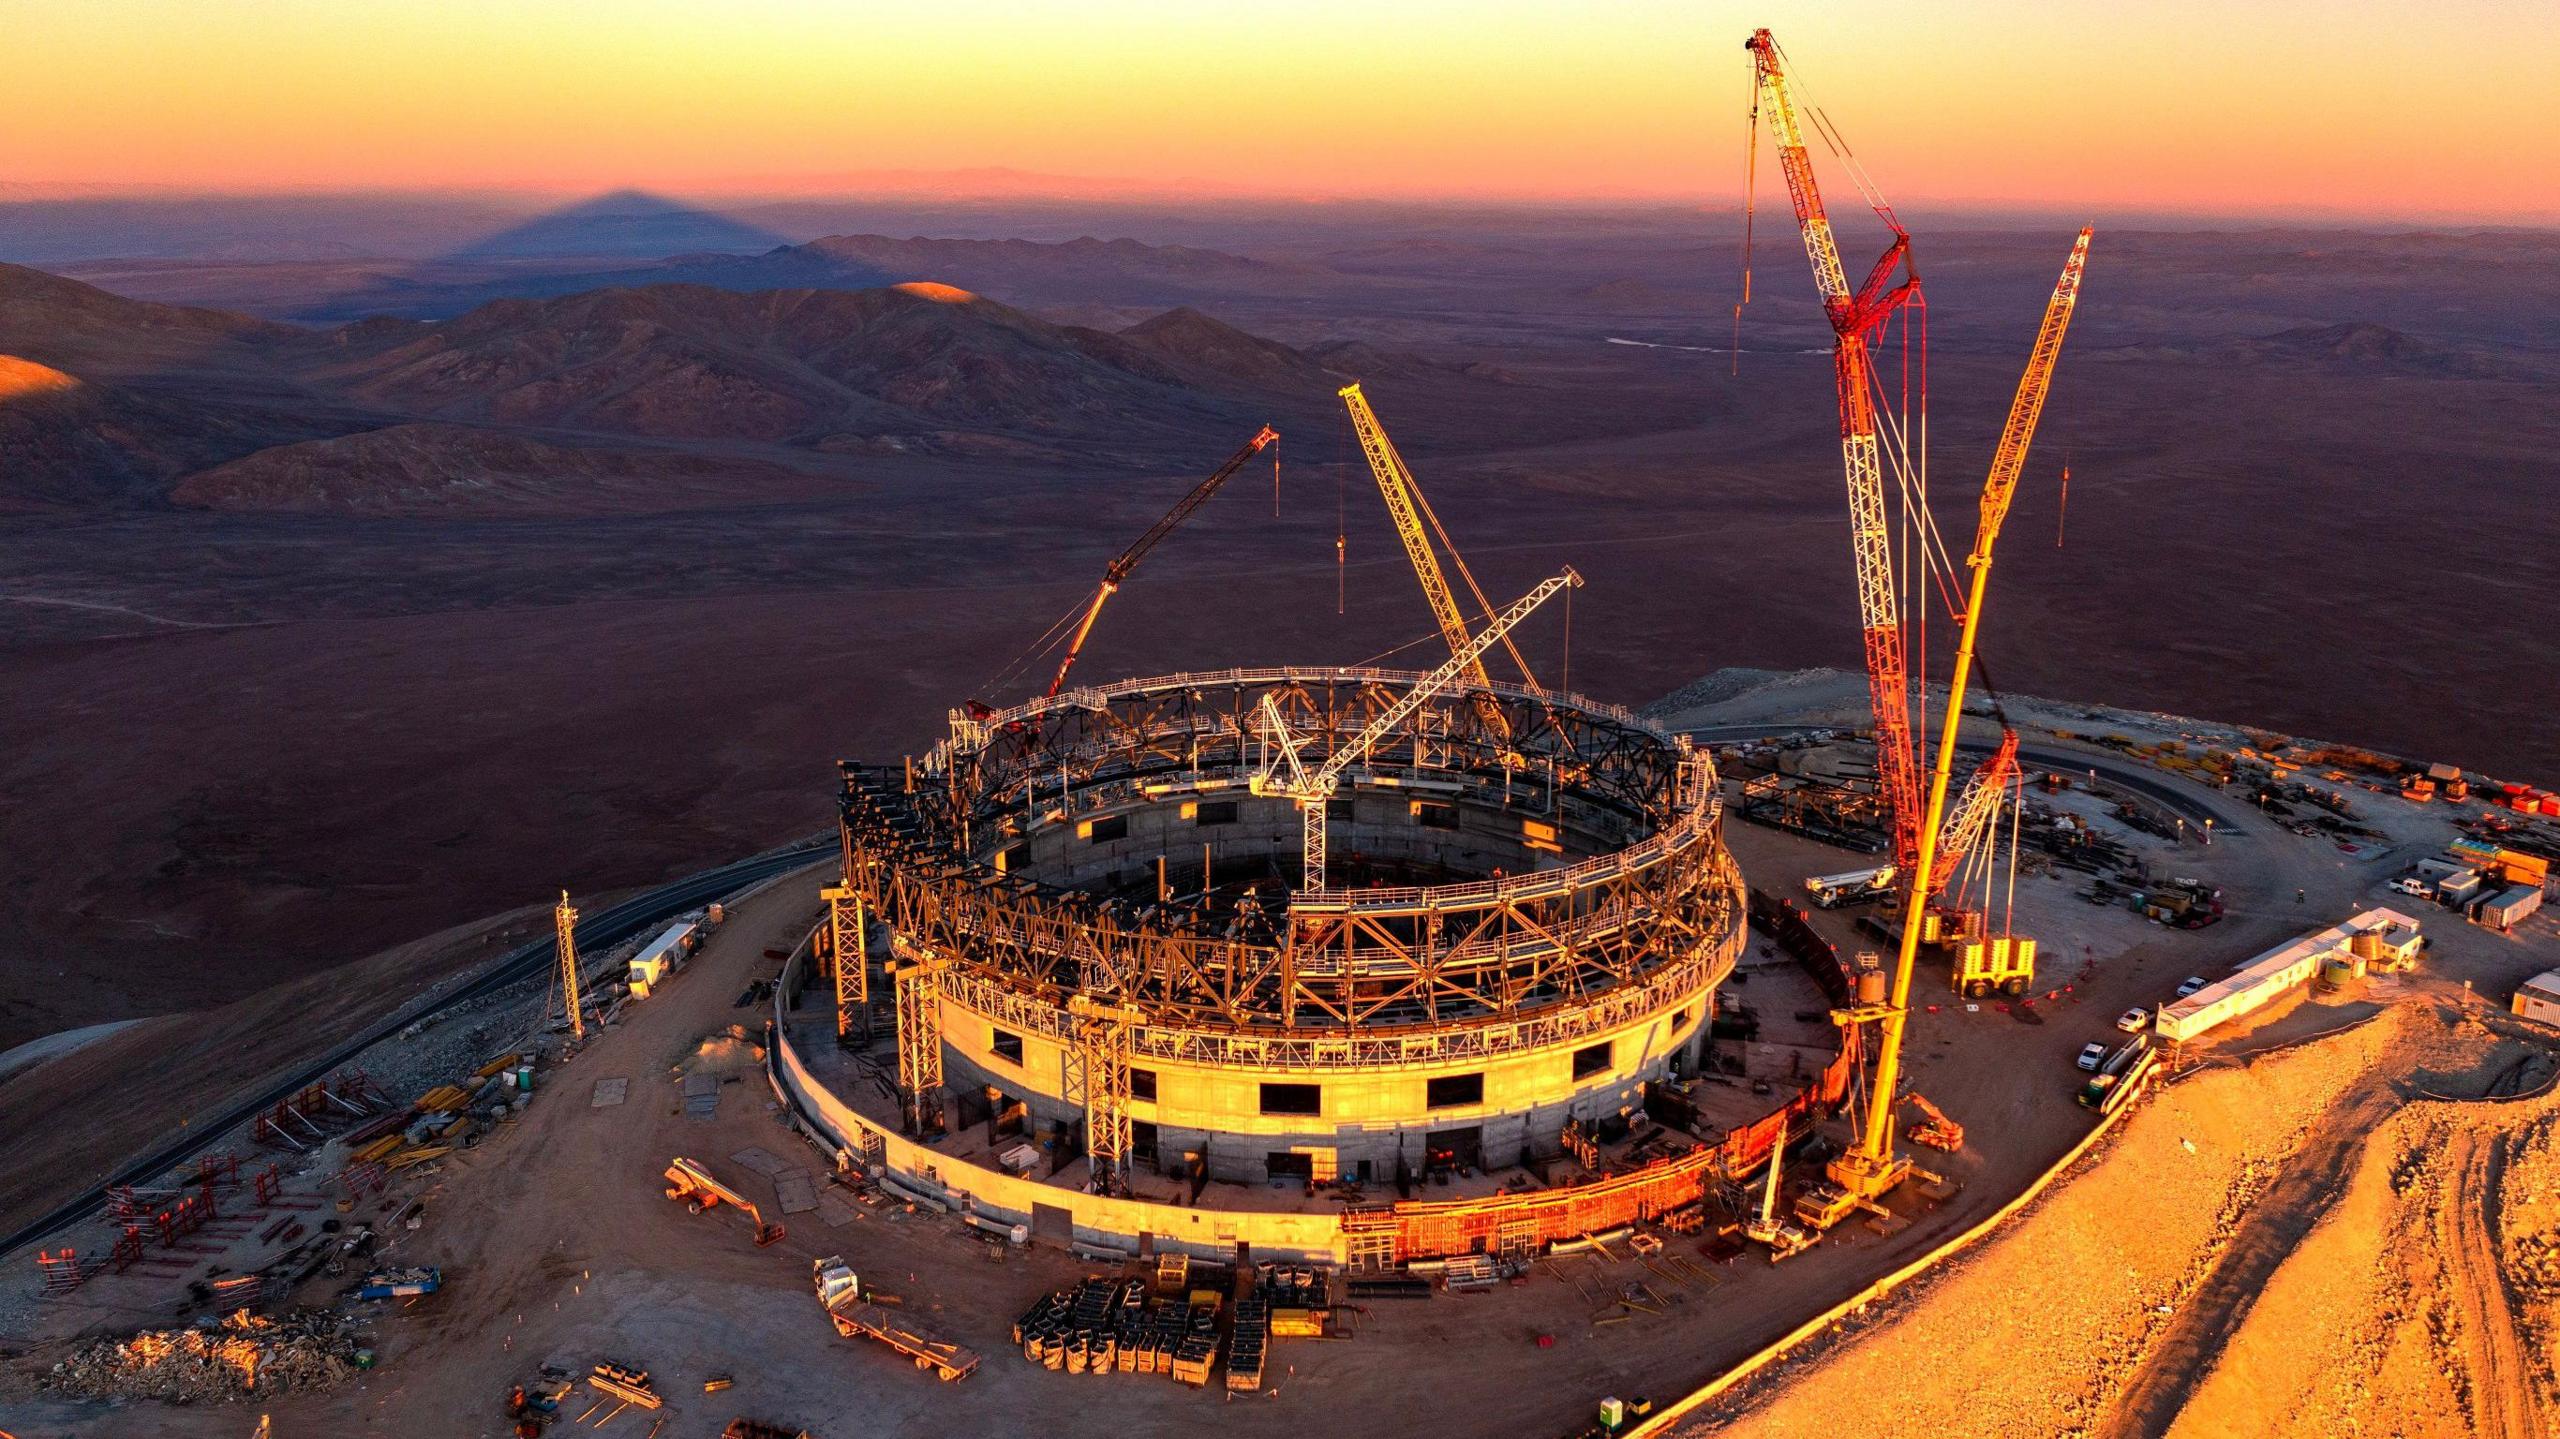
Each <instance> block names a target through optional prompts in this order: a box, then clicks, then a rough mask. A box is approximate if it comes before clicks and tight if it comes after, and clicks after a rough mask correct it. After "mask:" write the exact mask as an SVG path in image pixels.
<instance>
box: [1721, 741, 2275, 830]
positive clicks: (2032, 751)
mask: <svg viewBox="0 0 2560 1439" xmlns="http://www.w3.org/2000/svg"><path fill="white" fill-rule="evenodd" d="M1817 729H1832V730H1835V731H1837V732H1839V733H1843V734H1845V733H1847V731H1846V730H1841V729H1840V728H1839V726H1836V725H1710V726H1708V727H1706V728H1704V729H1693V730H1682V731H1681V733H1682V734H1686V735H1688V736H1690V737H1691V738H1694V739H1698V740H1703V741H1705V742H1706V743H1709V744H1733V743H1737V742H1739V741H1742V740H1750V739H1779V738H1783V737H1785V736H1788V735H1798V734H1810V733H1812V732H1813V731H1815V730H1817ZM1956 748H1957V749H1960V750H1963V751H1964V752H1965V753H1967V754H1976V755H1985V754H1989V753H1991V746H1989V745H1987V744H1979V743H1976V742H1974V741H1972V740H1961V739H1960V740H1958V741H1956ZM2018 759H2019V760H2020V762H2022V763H2024V764H2029V765H2036V766H2041V767H2042V768H2045V769H2049V770H2058V771H2060V772H2062V773H2064V774H2088V773H2090V772H2091V771H2095V772H2096V773H2097V775H2098V777H2099V778H2100V779H2103V780H2106V781H2107V782H2108V783H2110V784H2115V785H2121V786H2123V787H2124V788H2126V789H2129V790H2132V791H2134V792H2135V793H2137V794H2140V795H2143V796H2145V797H2146V798H2149V799H2154V800H2157V801H2159V802H2160V803H2161V804H2163V805H2166V806H2167V807H2168V808H2169V810H2170V811H2171V812H2172V813H2174V814H2179V815H2183V816H2185V818H2186V820H2187V822H2188V823H2190V824H2197V825H2201V824H2203V823H2204V822H2205V821H2206V820H2211V821H2213V832H2214V833H2215V834H2238V833H2240V825H2239V823H2238V822H2237V820H2236V819H2235V818H2234V817H2233V816H2231V815H2229V814H2226V813H2224V812H2223V811H2221V810H2219V809H2216V808H2215V807H2213V806H2212V805H2210V804H2207V803H2205V801H2204V800H2203V799H2202V798H2200V797H2199V796H2198V795H2197V794H2196V793H2195V792H2194V791H2193V790H2192V789H2189V788H2184V787H2181V786H2179V785H2176V784H2174V783H2172V782H2170V781H2168V780H2166V779H2163V778H2161V777H2159V776H2156V775H2149V774H2142V773H2139V772H2136V771H2134V770H2130V769H2127V768H2125V767H2124V766H2122V765H2117V764H2111V763H2109V762H2107V761H2106V760H2104V759H2101V758H2099V757H2097V756H2094V755H2090V754H2086V753H2081V752H2076V751H2065V750H2045V749H2036V748H2033V747H2031V746H2027V745H2020V746H2019V747H2018Z"/></svg>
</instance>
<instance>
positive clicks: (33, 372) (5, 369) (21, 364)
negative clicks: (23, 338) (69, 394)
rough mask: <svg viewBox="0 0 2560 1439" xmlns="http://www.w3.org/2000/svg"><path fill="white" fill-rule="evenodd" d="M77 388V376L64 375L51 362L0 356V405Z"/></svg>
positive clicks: (78, 385) (78, 386)
mask: <svg viewBox="0 0 2560 1439" xmlns="http://www.w3.org/2000/svg"><path fill="white" fill-rule="evenodd" d="M78 388H80V381H79V379H78V378H77V377H75V376H72V375H66V374H64V373H63V372H62V371H60V370H57V369H55V368H54V367H53V366H51V365H40V364H37V363H36V362H35V361H33V360H22V359H20V358H18V357H17V356H15V355H0V405H5V404H8V403H10V402H11V401H13V400H32V399H34V398H36V397H37V396H39V395H55V394H61V393H63V392H65V391H69V390H76V389H78Z"/></svg>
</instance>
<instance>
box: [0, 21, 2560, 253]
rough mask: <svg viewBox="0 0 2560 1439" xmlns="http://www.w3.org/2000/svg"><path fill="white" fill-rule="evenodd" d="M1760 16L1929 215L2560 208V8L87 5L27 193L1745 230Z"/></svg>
mask: <svg viewBox="0 0 2560 1439" xmlns="http://www.w3.org/2000/svg"><path fill="white" fill-rule="evenodd" d="M1755 24H1766V25H1769V26H1771V27H1772V28H1773V29H1775V30H1776V32H1777V34H1778V38H1779V41H1780V43H1781V44H1783V45H1784V46H1786V48H1787V50H1788V52H1789V54H1790V55H1791V56H1792V57H1793V58H1794V60H1795V62H1796V64H1797V66H1798V67H1799V69H1800V70H1801V72H1802V74H1803V76H1804V78H1805V80H1806V82H1807V83H1808V84H1809V86H1810V88H1811V94H1812V98H1813V99H1814V100H1816V101H1818V102H1820V103H1821V104H1822V105H1824V106H1825V107H1826V108H1827V109H1828V111H1829V113H1830V114H1831V115H1832V117H1833V118H1834V119H1835V120H1837V121H1838V122H1839V124H1840V125H1841V127H1842V128H1843V129H1844V130H1845V131H1846V132H1847V133H1848V135H1849V137H1850V139H1851V141H1852V143H1854V144H1855V145H1856V146H1857V147H1858V151H1859V155H1860V158H1862V159H1863V160H1865V161H1866V162H1867V164H1868V166H1869V168H1870V169H1871V170H1873V171H1874V172H1875V174H1876V175H1877V176H1878V177H1879V178H1880V180H1882V182H1883V183H1884V184H1885V186H1886V188H1887V190H1888V192H1889V193H1891V194H1892V195H1893V197H1894V198H1895V199H1896V200H1898V201H1902V202H1905V203H1911V202H1938V203H1988V204H1994V205H2008V206H2017V205H2034V206H2057V207H2064V208H2072V209H2107V208H2113V209H2119V210H2121V209H2150V210H2170V211H2196V212H2204V213H2224V214H2246V215H2265V216H2270V217H2281V216H2285V215H2294V216H2299V217H2302V218H2310V219H2323V220H2338V219H2356V218H2374V219H2411V218H2437V217H2441V218H2462V219H2486V220H2527V221H2539V220H2550V219H2554V218H2560V181H2556V180H2555V179H2554V176H2555V175H2556V174H2560V165H2554V164H2553V163H2552V162H2551V159H2550V156H2549V150H2550V146H2551V142H2552V139H2553V137H2555V136H2560V78H2555V71H2554V70H2553V68H2552V66H2553V57H2554V56H2555V55H2560V4H2554V3H2552V0H2530V3H2504V4H2501V3H2483V0H2435V3H2430V4H2427V5H2424V6H2411V5H2390V4H2381V3H2359V0H2331V3H2320V4H2314V3H2297V0H2276V3H2250V0H2236V3H2227V4H2207V3H2146V0H2117V3H2097V0H2051V3H2046V4H2028V3H2016V4H2010V3H1987V0H1955V3H1906V4H1867V3H1837V4H1821V5H1813V4H1801V3H1777V0H1771V3H1764V4H1760V5H1757V6H1754V7H1749V8H1746V7H1742V6H1736V5H1728V4H1652V3H1630V4H1609V3H1589V4H1567V3H1554V4H1513V3H1478V4H1457V3H1398V0H1367V3H1361V4H1335V3H1308V4H1289V3H1270V4H1261V5H1251V6H1242V5H1222V4H1207V3H1201V4H1142V3H1117V4H1114V3H1107V0H1093V3H1084V4H1071V3H1038V4H1032V3H1012V4H1007V3H985V0H935V3H901V4H846V3H838V4H815V3H791V0H727V3H716V4H712V3H702V0H691V3H683V4H677V3H661V0H553V3H548V4H535V3H521V4H501V3H492V0H437V3H410V0H334V3H311V0H262V3H258V4H253V5H243V4H232V3H214V0H193V3H186V0H60V3H51V4H37V5H19V6H12V7H10V12H9V19H8V22H7V29H8V56H9V58H8V68H9V71H10V82H9V84H8V86H7V87H6V92H5V94H0V115H4V116H5V122H0V182H15V183H17V184H19V185H24V186H34V187H39V188H41V187H45V186H59V185H105V186H126V185H146V186H175V187H182V188H189V189H219V190H243V189H250V190H263V189H345V188H350V187H365V188H370V187H392V188H417V187H436V188H449V187H470V188H496V189H518V190H533V191H543V192H560V193H575V192H584V191H593V190H596V189H600V188H607V187H612V186H621V185H635V186H646V187H648V188H651V189H657V190H663V191H669V192H678V193H694V194H748V193H754V194H780V193H791V192H798V191H814V190H822V189H827V188H830V187H838V188H840V187H843V186H844V185H846V184H847V183H848V182H847V180H846V179H845V177H847V176H853V175H859V174H861V173H863V172H876V171H883V170H912V171H950V170H966V169H973V168H981V167H1004V168H1009V169H1015V170H1022V171H1031V172H1038V173H1043V174H1054V175H1066V176H1084V177H1101V178H1107V179H1110V180H1113V181H1117V182H1125V183H1126V185H1127V186H1128V188H1129V189H1130V190H1131V192H1132V193H1133V194H1161V193H1164V192H1166V191H1187V192H1194V193H1199V194H1219V195H1229V194H1241V195H1274V196H1285V197H1303V198H1333V197H1373V196H1405V197H1417V198H1424V197H1443V196H1469V197H1495V198H1517V199H1534V200H1571V199H1581V198H1595V199H1625V198H1646V199H1687V200H1702V201H1706V202H1709V203H1716V204H1724V203H1730V202H1731V201H1732V200H1733V199H1734V197H1735V196H1736V195H1737V194H1738V193H1739V188H1740V170H1741V146H1742V135H1743V122H1744V114H1745V105H1746V99H1747V94H1746V91H1747V84H1748V64H1747V60H1746V57H1745V55H1744V53H1743V51H1742V48H1741V42H1742V40H1743V38H1744V36H1745V35H1746V34H1747V33H1748V32H1749V30H1750V29H1751V27H1752V26H1754V25H1755ZM1762 179H1763V185H1764V187H1766V186H1769V185H1770V184H1772V183H1773V182H1774V176H1773V175H1767V174H1764V176H1763V177H1762ZM955 183H960V184H961V186H962V188H965V182H955ZM1764 193H1770V192H1769V191H1767V190H1766V189H1765V188H1764Z"/></svg>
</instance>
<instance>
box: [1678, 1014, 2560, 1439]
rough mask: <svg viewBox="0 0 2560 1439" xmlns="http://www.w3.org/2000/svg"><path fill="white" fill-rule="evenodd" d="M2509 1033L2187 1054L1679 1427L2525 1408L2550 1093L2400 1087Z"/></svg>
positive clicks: (2487, 1048)
mask: <svg viewBox="0 0 2560 1439" xmlns="http://www.w3.org/2000/svg"><path fill="white" fill-rule="evenodd" d="M2522 1047H2523V1046H2522V1044H2521V1043H2520V1042H2518V1041H2515V1040H2512V1039H2509V1040H2501V1039H2499V1038H2498V1037H2497V1036H2496V1035H2495V1034H2493V1033H2492V1032H2491V1031H2490V1030H2489V1029H2488V1028H2486V1027H2485V1026H2484V1025H2483V1024H2482V1023H2481V1022H2480V1021H2479V1020H2477V1019H2475V1018H2470V1017H2467V1016H2464V1015H2462V1014H2461V1013H2460V1012H2459V1011H2454V1010H2438V1009H2434V1008H2429V1007H2424V1006H2420V1005H2404V1006H2402V1007H2399V1008H2396V1009H2393V1010H2389V1011H2386V1012H2384V1013H2383V1014H2382V1015H2380V1016H2378V1017H2377V1018H2376V1019H2375V1020H2373V1021H2372V1022H2370V1023H2367V1024H2365V1025H2363V1026H2360V1027H2359V1028H2357V1029H2355V1030H2352V1031H2349V1032H2347V1033H2344V1034H2340V1035H2335V1036H2331V1037H2329V1038H2326V1039H2323V1040H2320V1041H2317V1042H2315V1043H2313V1044H2310V1045H2306V1046H2303V1047H2300V1048H2297V1049H2293V1050H2289V1051H2285V1052H2282V1053H2278V1054H2273V1055H2269V1056H2266V1057H2263V1058H2260V1059H2257V1060H2255V1061H2254V1062H2250V1063H2246V1064H2240V1065H2231V1066H2225V1067H2215V1068H2208V1069H2204V1070H2202V1071H2201V1072H2197V1073H2194V1074H2191V1075H2189V1076H2187V1077H2186V1078H2184V1079H2183V1080H2182V1081H2180V1082H2178V1083H2176V1084H2174V1085H2171V1086H2169V1087H2168V1088H2167V1089H2165V1090H2164V1091H2163V1092H2162V1094H2161V1095H2160V1096H2159V1097H2158V1098H2157V1099H2156V1100H2154V1101H2152V1102H2151V1105H2150V1107H2149V1108H2148V1109H2147V1110H2145V1111H2144V1112H2142V1113H2139V1114H2137V1115H2136V1116H2135V1117H2134V1118H2133V1119H2132V1120H2131V1121H2130V1122H2128V1123H2127V1124H2126V1125H2125V1126H2124V1129H2123V1132H2122V1133H2121V1134H2120V1135H2119V1136H2117V1137H2116V1138H2115V1139H2113V1140H2112V1141H2110V1142H2109V1143H2108V1144H2107V1145H2106V1146H2105V1147H2104V1148H2102V1149H2101V1151H2100V1152H2099V1153H2098V1155H2097V1156H2096V1157H2095V1158H2094V1159H2092V1160H2091V1161H2090V1162H2088V1163H2087V1165H2086V1166H2085V1167H2084V1168H2083V1169H2082V1170H2081V1171H2080V1172H2079V1173H2077V1174H2076V1175H2073V1176H2071V1177H2069V1178H2068V1179H2067V1180H2066V1182H2065V1183H2064V1184H2063V1185H2062V1186H2061V1187H2059V1188H2057V1189H2056V1190H2055V1191H2054V1192H2053V1194H2052V1195H2051V1196H2050V1197H2049V1198H2048V1199H2047V1200H2045V1201H2044V1202H2043V1203H2042V1204H2040V1205H2038V1206H2037V1207H2036V1208H2035V1209H2033V1210H2031V1211H2030V1212H2029V1213H2028V1214H2027V1216H2026V1217H2025V1218H2023V1219H2022V1220H2021V1221H2019V1222H2018V1223H2017V1224H2016V1225H2015V1226H2014V1227H2012V1228H2011V1229H2009V1230H2008V1231H2007V1232H2006V1233H2005V1234H2003V1235H2001V1236H1999V1237H1998V1238H1996V1239H1994V1240H1992V1241H1991V1242H1990V1243H1989V1244H1987V1245H1986V1246H1985V1247H1983V1248H1982V1249H1980V1250H1978V1251H1976V1252H1975V1253H1974V1254H1973V1255H1972V1256H1971V1257H1969V1258H1965V1259H1962V1260H1959V1261H1957V1262H1955V1263H1954V1264H1953V1265H1952V1266H1951V1267H1949V1268H1948V1269H1947V1270H1946V1271H1945V1272H1944V1273H1943V1274H1941V1275H1940V1276H1939V1277H1937V1278H1936V1279H1934V1280H1930V1281H1927V1282H1925V1283H1924V1284H1923V1285H1922V1286H1920V1287H1918V1288H1915V1289H1913V1290H1911V1291H1908V1292H1906V1293H1905V1294H1903V1295H1902V1296H1899V1297H1898V1298H1896V1299H1894V1300H1892V1301H1889V1302H1888V1303H1887V1305H1886V1306H1885V1308H1884V1311H1883V1313H1882V1314H1881V1316H1880V1317H1879V1318H1878V1319H1876V1320H1875V1322H1874V1323H1873V1325H1872V1327H1869V1328H1866V1329H1864V1330H1863V1331H1862V1332H1857V1333H1854V1334H1852V1335H1849V1336H1845V1337H1843V1338H1842V1339H1840V1340H1839V1341H1837V1342H1835V1343H1833V1344H1832V1345H1831V1346H1830V1347H1828V1348H1827V1349H1824V1350H1821V1351H1819V1352H1818V1353H1817V1354H1816V1355H1815V1356H1814V1357H1812V1358H1810V1359H1807V1360H1803V1361H1799V1362H1798V1363H1797V1364H1795V1365H1792V1366H1790V1367H1788V1368H1785V1369H1781V1370H1779V1371H1777V1373H1776V1375H1775V1377H1773V1378H1771V1379H1768V1380H1764V1381H1762V1382H1761V1383H1759V1384H1757V1385H1754V1386H1750V1387H1747V1388H1745V1389H1744V1390H1742V1391H1739V1392H1738V1393H1737V1394H1736V1395H1734V1396H1730V1397H1728V1398H1727V1399H1726V1400H1725V1401H1723V1402H1722V1403H1720V1404H1718V1405H1716V1406H1712V1407H1711V1408H1710V1409H1708V1410H1706V1411H1702V1412H1701V1413H1700V1414H1699V1415H1698V1416H1696V1418H1695V1419H1693V1420H1692V1421H1691V1422H1690V1423H1689V1424H1688V1425H1686V1426H1685V1427H1684V1428H1683V1429H1682V1430H1681V1431H1680V1432H1683V1433H1688V1434H1705V1433H1709V1432H1713V1431H1715V1430H1716V1429H1719V1428H1721V1427H1723V1426H1725V1425H1729V1424H1737V1423H1738V1425H1739V1427H1741V1428H1746V1429H1747V1430H1748V1432H1750V1433H1751V1434H1753V1435H1755V1436H1770V1439H1787V1436H1796V1435H1802V1436H1807V1439H1814V1436H1829V1435H1834V1434H1838V1433H1843V1432H1856V1433H1862V1434H1868V1435H1879V1436H1890V1435H1910V1436H1913V1439H1919V1436H1926V1435H1942V1434H1968V1435H1979V1436H1998V1439H2008V1436H2021V1439H2023V1436H2108V1437H2109V1439H2114V1436H2132V1435H2146V1436H2147V1435H2162V1434H2168V1435H2176V1436H2199V1439H2203V1436H2214V1439H2219V1436H2225V1435H2231V1436H2238V1435H2251V1436H2258V1435H2270V1436H2300V1439H2310V1436H2314V1435H2321V1436H2326V1435H2334V1434H2342V1433H2394V1434H2409V1435H2432V1434H2447V1435H2451V1434H2515V1435H2528V1434H2540V1433H2544V1432H2547V1431H2546V1430H2545V1429H2544V1428H2543V1427H2541V1426H2542V1423H2543V1420H2544V1419H2545V1417H2547V1416H2549V1415H2552V1414H2554V1413H2560V1408H2555V1407H2554V1404H2553V1397H2552V1396H2553V1392H2554V1391H2553V1385H2552V1376H2551V1347H2550V1344H2551V1339H2552V1336H2553V1335H2554V1334H2555V1332H2560V1137H2556V1136H2560V1097H2549V1096H2547V1097H2544V1098H2541V1099H2531V1100H2524V1101H2517V1102H2511V1103H2498V1102H2492V1101H2478V1102H2463V1101H2453V1102H2445V1101H2437V1100H2430V1099H2425V1098H2422V1097H2418V1095H2419V1092H2420V1091H2421V1090H2427V1091H2432V1092H2435V1093H2455V1094H2463V1093H2475V1092H2479V1091H2480V1090H2481V1088H2482V1084H2481V1082H2480V1078H2479V1076H2481V1075H2483V1074H2485V1073H2488V1072H2493V1071H2494V1070H2496V1069H2498V1068H2500V1067H2503V1066H2506V1065H2509V1064H2511V1063H2512V1062H2513V1061H2514V1060H2515V1059H2516V1057H2517V1054H2518V1052H2519V1051H2520V1049H2521V1048H2522Z"/></svg>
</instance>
